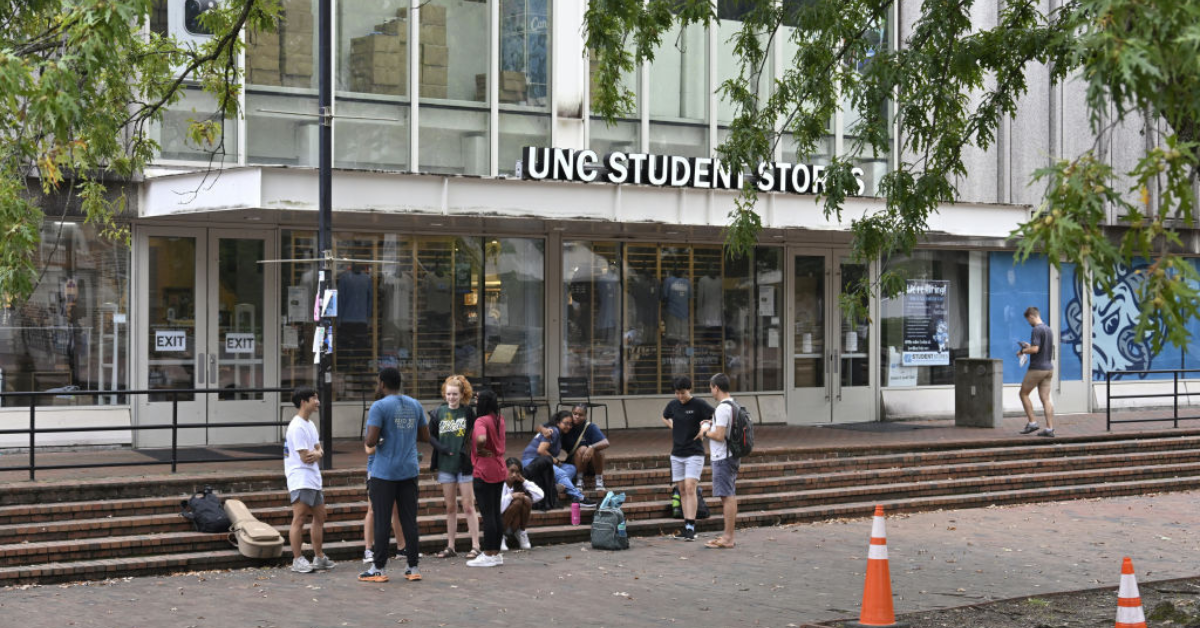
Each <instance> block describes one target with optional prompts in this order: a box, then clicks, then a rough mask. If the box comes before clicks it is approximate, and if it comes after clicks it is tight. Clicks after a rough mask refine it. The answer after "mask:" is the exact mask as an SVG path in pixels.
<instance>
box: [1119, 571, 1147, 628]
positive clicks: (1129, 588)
mask: <svg viewBox="0 0 1200 628" xmlns="http://www.w3.org/2000/svg"><path fill="white" fill-rule="evenodd" d="M1116 628H1146V615H1145V613H1143V612H1142V596H1141V595H1140V594H1138V587H1137V576H1134V575H1133V561H1132V560H1129V557H1128V556H1126V557H1125V560H1124V562H1122V563H1121V588H1120V590H1119V591H1118V592H1117V626H1116Z"/></svg>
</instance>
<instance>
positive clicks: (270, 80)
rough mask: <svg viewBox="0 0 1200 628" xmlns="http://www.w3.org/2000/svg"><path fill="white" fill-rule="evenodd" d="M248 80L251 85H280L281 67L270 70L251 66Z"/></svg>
mask: <svg viewBox="0 0 1200 628" xmlns="http://www.w3.org/2000/svg"><path fill="white" fill-rule="evenodd" d="M246 81H247V82H248V83H250V84H251V85H267V86H269V87H279V86H280V84H281V83H280V79H279V68H276V69H275V70H274V71H273V72H272V71H269V70H257V69H255V68H250V71H249V74H248V77H247V79H246Z"/></svg>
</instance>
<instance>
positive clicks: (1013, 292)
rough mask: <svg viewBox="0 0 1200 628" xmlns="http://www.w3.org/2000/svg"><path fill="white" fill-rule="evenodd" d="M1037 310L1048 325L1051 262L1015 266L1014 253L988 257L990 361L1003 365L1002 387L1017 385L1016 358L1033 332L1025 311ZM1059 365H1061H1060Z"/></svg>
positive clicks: (1039, 258) (1041, 259) (1020, 371)
mask: <svg viewBox="0 0 1200 628" xmlns="http://www.w3.org/2000/svg"><path fill="white" fill-rule="evenodd" d="M1030 306H1032V307H1036V308H1038V311H1040V312H1041V313H1042V318H1043V319H1044V320H1045V321H1046V323H1047V324H1049V323H1050V261H1049V260H1048V259H1047V258H1046V257H1045V256H1043V255H1035V256H1032V257H1030V258H1029V259H1027V260H1025V261H1024V262H1017V261H1016V257H1015V255H1014V254H1013V253H1011V252H1008V251H996V252H992V253H989V254H988V321H989V325H988V344H989V346H990V347H991V357H992V358H994V359H998V360H1003V361H1004V383H1005V384H1019V383H1021V380H1022V379H1024V378H1025V368H1024V367H1022V366H1021V365H1020V363H1019V361H1018V358H1017V349H1019V348H1020V344H1019V343H1020V342H1028V341H1029V332H1030V330H1031V329H1032V328H1031V327H1030V326H1029V322H1028V321H1026V320H1025V309H1026V308H1028V307H1030ZM1059 362H1060V363H1062V362H1061V361H1059Z"/></svg>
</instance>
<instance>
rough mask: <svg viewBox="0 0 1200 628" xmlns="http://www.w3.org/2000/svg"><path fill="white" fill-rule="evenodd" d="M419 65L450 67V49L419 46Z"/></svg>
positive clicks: (430, 45) (423, 44) (425, 45)
mask: <svg viewBox="0 0 1200 628" xmlns="http://www.w3.org/2000/svg"><path fill="white" fill-rule="evenodd" d="M421 65H431V66H437V67H442V68H444V67H446V66H448V65H450V49H449V48H447V47H445V46H436V45H434V44H425V43H422V44H421Z"/></svg>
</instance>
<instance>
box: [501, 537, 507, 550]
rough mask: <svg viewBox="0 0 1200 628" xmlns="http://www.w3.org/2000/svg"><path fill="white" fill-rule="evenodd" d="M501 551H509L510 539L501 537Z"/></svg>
mask: <svg viewBox="0 0 1200 628" xmlns="http://www.w3.org/2000/svg"><path fill="white" fill-rule="evenodd" d="M500 551H501V552H507V551H508V539H506V538H504V537H500Z"/></svg>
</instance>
